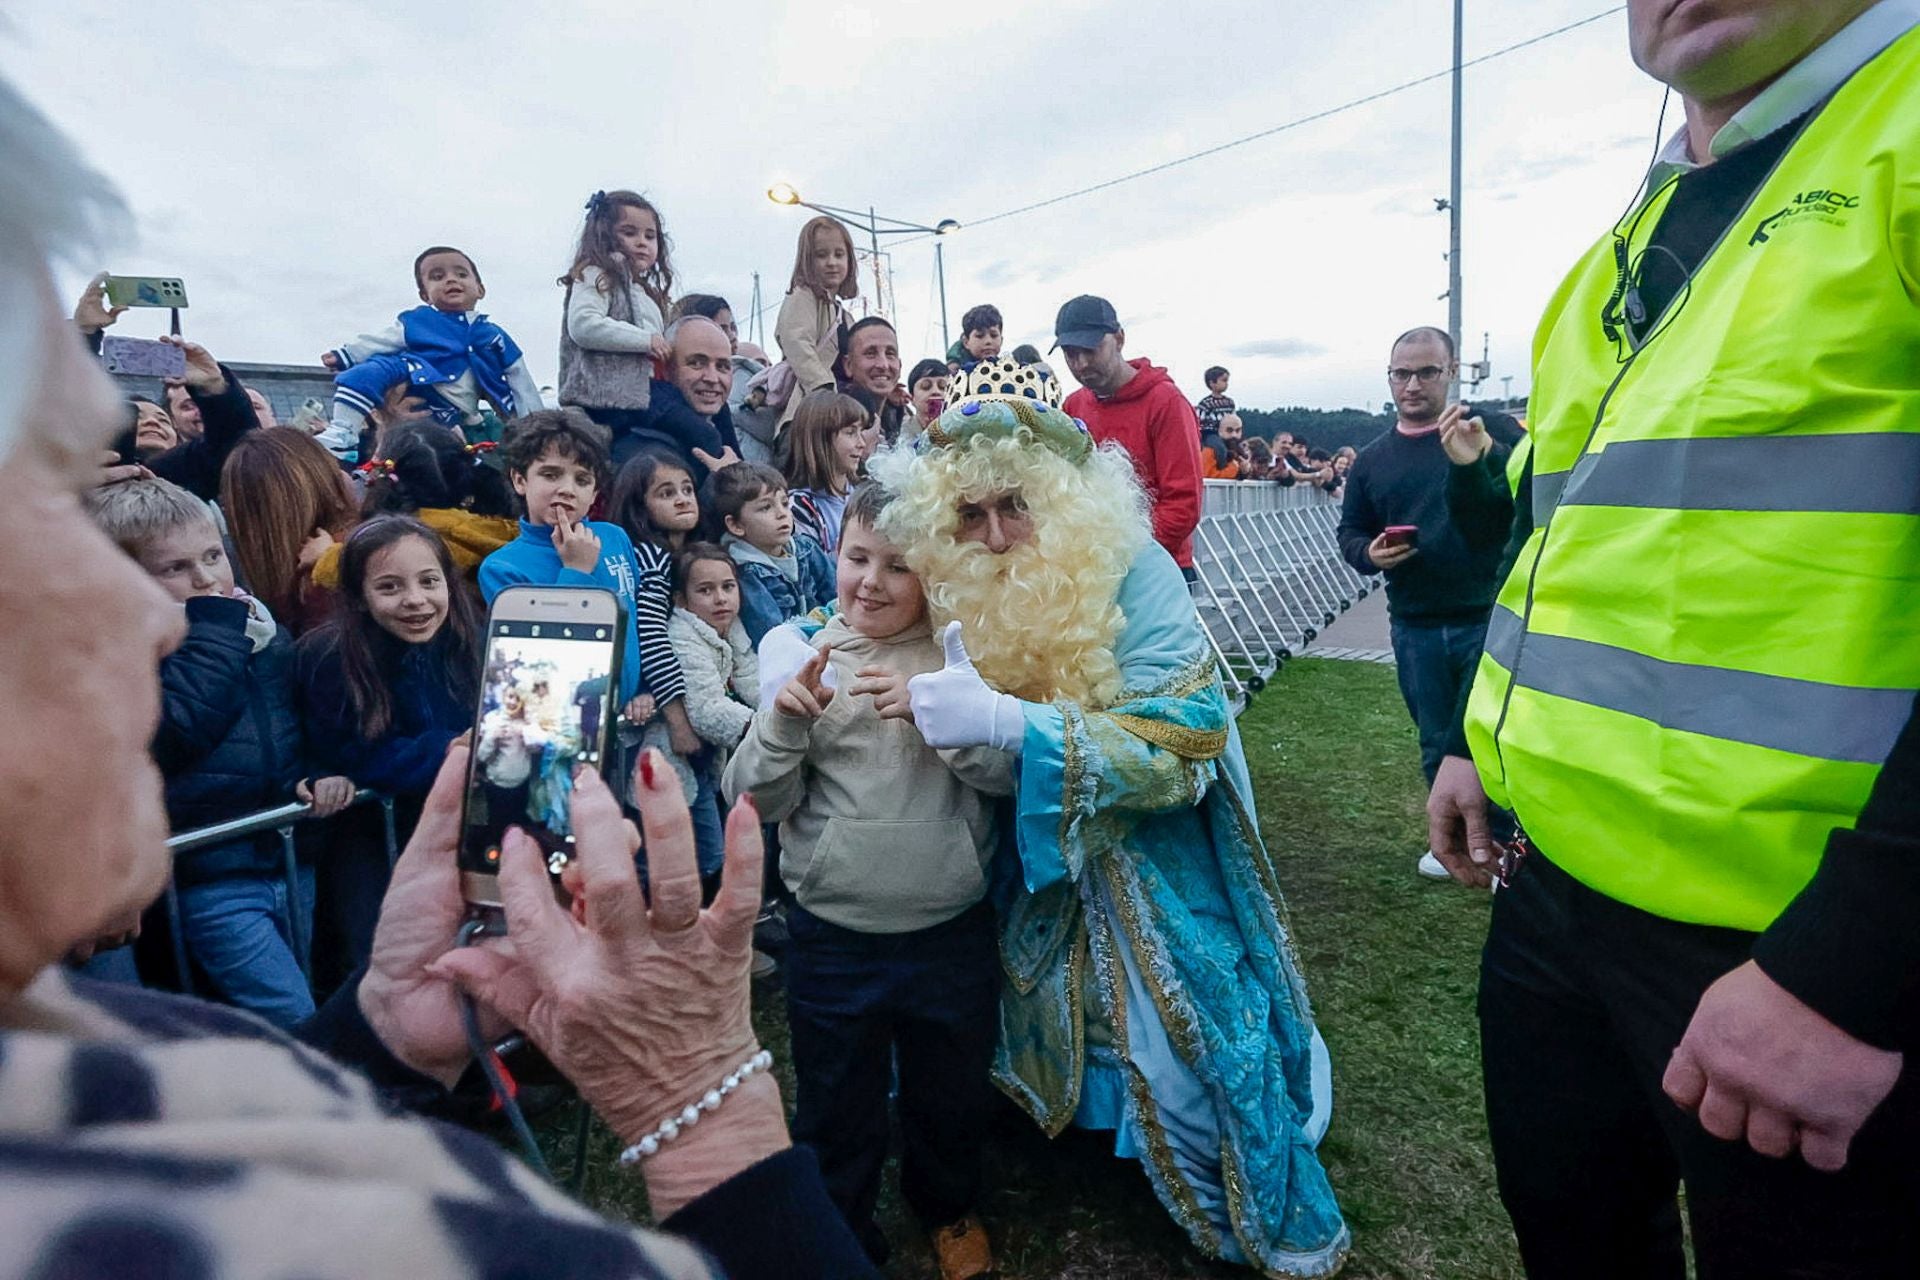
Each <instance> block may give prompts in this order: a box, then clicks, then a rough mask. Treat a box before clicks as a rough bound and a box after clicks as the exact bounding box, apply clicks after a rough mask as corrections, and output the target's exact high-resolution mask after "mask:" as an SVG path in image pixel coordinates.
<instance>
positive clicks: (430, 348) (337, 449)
mask: <svg viewBox="0 0 1920 1280" xmlns="http://www.w3.org/2000/svg"><path fill="white" fill-rule="evenodd" d="M413 282H414V285H415V287H416V288H418V289H419V291H420V301H421V302H422V303H424V304H425V305H424V306H418V307H415V308H413V309H412V310H411V311H402V312H401V313H400V314H399V316H398V317H396V318H395V320H394V322H393V324H391V325H389V326H388V327H387V328H385V329H382V330H381V331H380V332H378V333H369V334H365V335H363V336H362V337H359V338H355V339H354V340H353V341H352V342H349V343H346V344H344V345H342V346H339V347H335V348H334V349H333V350H332V351H329V352H327V353H326V354H325V355H323V356H321V357H320V363H322V364H324V365H326V366H327V368H329V369H331V370H333V371H334V373H335V374H336V375H337V376H336V377H335V378H334V380H333V421H332V422H331V423H330V424H329V425H328V427H327V429H326V430H325V431H324V432H322V433H321V434H320V436H319V440H320V443H321V444H324V445H325V446H326V447H327V449H328V451H329V452H331V453H333V454H334V455H335V456H336V457H340V458H345V459H346V460H348V461H350V462H351V461H354V460H355V458H356V457H357V453H358V450H359V447H360V433H361V431H363V430H364V429H365V428H366V425H367V416H368V415H369V414H371V413H373V412H374V411H375V410H376V409H378V408H380V406H381V404H382V402H383V401H384V400H385V399H386V396H387V393H388V392H389V391H391V390H393V388H395V387H396V386H401V385H407V386H409V387H411V388H412V394H414V395H417V396H419V397H420V398H421V399H422V400H423V401H425V402H426V405H427V408H428V410H429V411H430V412H431V413H432V414H433V416H434V418H435V419H437V420H438V421H440V422H442V423H444V424H445V425H447V426H449V427H477V426H478V425H479V424H480V421H481V418H480V401H481V399H482V397H484V398H485V399H486V400H488V401H489V402H490V403H491V404H492V405H493V407H494V408H495V409H496V410H498V411H499V414H500V416H501V417H502V418H516V417H519V416H520V415H521V414H524V413H532V412H533V411H534V410H536V409H540V408H542V407H544V406H543V405H542V404H541V400H540V385H539V384H538V383H536V382H535V381H534V380H533V375H532V374H531V373H529V372H527V362H526V360H525V359H523V358H522V357H521V355H520V347H519V345H518V344H516V343H515V342H514V340H513V339H512V338H511V337H509V336H508V335H507V331H506V330H505V329H502V328H501V327H500V326H499V325H497V324H495V323H493V321H491V320H489V319H488V318H487V317H486V316H483V315H481V314H480V313H479V312H477V311H475V310H474V308H475V307H477V306H479V305H480V300H481V299H482V298H484V297H486V296H487V286H486V285H485V284H483V283H482V282H481V280H480V268H479V267H477V266H475V265H474V263H473V259H472V258H470V257H468V256H467V255H466V254H465V253H463V252H462V251H460V250H459V249H454V248H450V247H448V246H447V245H442V244H437V245H434V246H433V247H432V248H429V249H424V250H422V251H421V253H420V256H419V257H417V258H415V259H414V260H413Z"/></svg>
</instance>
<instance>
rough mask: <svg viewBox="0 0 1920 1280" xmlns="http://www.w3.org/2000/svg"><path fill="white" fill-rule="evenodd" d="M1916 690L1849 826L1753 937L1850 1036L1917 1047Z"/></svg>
mask: <svg viewBox="0 0 1920 1280" xmlns="http://www.w3.org/2000/svg"><path fill="white" fill-rule="evenodd" d="M1916 922H1920V699H1916V700H1915V704H1914V710H1913V713H1912V714H1911V715H1909V716H1908V717H1907V725H1906V728H1905V729H1904V730H1902V731H1901V734H1900V737H1899V738H1898V740H1896V741H1895V743H1894V746H1893V751H1892V753H1891V754H1890V755H1889V756H1888V757H1887V762H1886V764H1885V765H1884V766H1882V767H1881V770H1880V776H1879V777H1878V778H1877V779H1875V780H1874V784H1873V790H1872V792H1871V793H1870V794H1869V795H1868V797H1867V806H1866V808H1865V809H1863V810H1861V812H1860V820H1859V821H1858V822H1857V823H1855V824H1854V827H1853V829H1852V830H1850V831H1849V830H1836V831H1835V832H1833V833H1832V834H1831V835H1830V836H1828V837H1827V847H1826V852H1825V854H1824V856H1822V858H1821V859H1820V867H1819V870H1817V871H1815V872H1814V875H1813V879H1812V880H1811V881H1809V882H1808V884H1807V887H1806V888H1804V889H1802V890H1801V891H1800V896H1799V897H1797V898H1795V899H1794V900H1793V901H1792V902H1791V903H1789V904H1788V905H1787V909H1786V910H1785V911H1784V912H1782V913H1781V914H1780V918H1779V919H1777V920H1775V921H1774V922H1773V924H1772V926H1771V927H1770V928H1768V929H1767V931H1766V932H1765V933H1762V934H1761V935H1760V940H1759V942H1757V943H1756V944H1755V945H1754V948H1753V958H1754V960H1755V961H1756V962H1757V963H1758V964H1759V966H1760V968H1761V969H1762V970H1764V971H1765V972H1766V974H1767V976H1768V977H1770V978H1772V979H1773V980H1774V981H1775V982H1777V983H1779V984H1780V985H1781V986H1783V987H1785V988H1786V989H1787V990H1788V991H1790V992H1792V993H1793V994H1794V995H1795V996H1797V997H1798V998H1799V999H1800V1000H1801V1001H1803V1002H1804V1003H1806V1004H1808V1005H1810V1006H1812V1007H1813V1008H1814V1009H1815V1010H1817V1011H1818V1012H1819V1013H1820V1014H1821V1015H1822V1016H1824V1017H1825V1018H1826V1019H1827V1020H1828V1021H1830V1022H1832V1023H1833V1024H1834V1025H1835V1026H1837V1027H1839V1028H1840V1029H1841V1030H1842V1031H1845V1032H1846V1033H1847V1034H1848V1035H1850V1036H1853V1037H1854V1038H1855V1039H1858V1040H1865V1041H1866V1042H1867V1043H1869V1044H1875V1045H1879V1046H1881V1047H1882V1048H1887V1049H1898V1050H1901V1051H1903V1052H1910V1051H1914V1050H1920V927H1916Z"/></svg>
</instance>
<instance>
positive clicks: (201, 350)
mask: <svg viewBox="0 0 1920 1280" xmlns="http://www.w3.org/2000/svg"><path fill="white" fill-rule="evenodd" d="M160 341H162V342H164V343H166V344H167V345H168V346H170V347H179V348H180V349H181V350H182V351H184V352H186V355H187V371H186V373H185V374H184V375H182V376H181V379H180V381H181V382H182V383H183V384H184V385H185V386H186V388H187V390H188V391H189V392H191V393H193V394H195V395H203V396H217V395H219V394H220V393H221V392H222V391H225V390H226V389H227V375H226V373H225V371H223V370H222V369H221V368H220V362H219V361H218V360H215V359H214V358H213V357H212V356H211V355H208V354H207V349H206V348H205V347H203V346H201V345H200V344H199V343H197V342H188V341H187V340H186V339H185V338H182V337H180V336H179V335H178V334H173V333H163V334H161V335H160Z"/></svg>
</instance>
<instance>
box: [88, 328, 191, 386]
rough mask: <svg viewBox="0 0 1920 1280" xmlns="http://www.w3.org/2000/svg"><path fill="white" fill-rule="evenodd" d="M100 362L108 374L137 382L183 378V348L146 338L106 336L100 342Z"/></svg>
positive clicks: (184, 358)
mask: <svg viewBox="0 0 1920 1280" xmlns="http://www.w3.org/2000/svg"><path fill="white" fill-rule="evenodd" d="M100 360H101V363H103V364H105V365H106V367H107V372H108V373H123V374H128V375H131V376H133V377H139V378H184V377H185V376H186V374H187V353H186V350H185V349H184V348H182V347H177V346H175V345H173V344H172V343H170V342H154V341H151V340H149V339H147V338H120V337H115V336H113V335H111V334H109V335H108V336H106V337H104V338H102V339H100Z"/></svg>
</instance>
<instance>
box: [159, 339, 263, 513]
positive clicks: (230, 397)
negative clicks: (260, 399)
mask: <svg viewBox="0 0 1920 1280" xmlns="http://www.w3.org/2000/svg"><path fill="white" fill-rule="evenodd" d="M220 372H222V373H224V374H226V375H227V385H226V386H225V387H224V388H222V389H221V390H220V391H219V392H218V393H217V394H215V395H210V396H203V395H201V394H200V393H199V392H197V391H192V390H189V391H188V393H187V394H189V395H191V396H192V397H193V402H194V403H195V404H197V405H199V406H200V422H201V425H202V428H203V430H202V432H201V435H200V438H199V439H198V440H189V441H187V442H186V443H185V444H177V445H175V446H174V447H173V448H171V449H169V450H167V451H166V452H165V453H163V454H160V455H159V456H157V457H154V458H150V459H148V461H147V470H149V471H151V472H153V474H155V475H156V476H159V477H160V478H161V479H162V480H171V481H173V483H175V484H177V485H179V486H180V487H181V488H182V489H185V490H186V491H187V492H188V493H191V494H192V495H193V496H194V497H196V498H205V499H206V500H207V501H209V502H212V501H213V500H214V499H216V498H218V497H219V496H220V468H222V467H224V466H226V465H227V455H228V454H230V453H232V452H233V446H234V445H236V444H238V443H240V437H241V436H244V435H245V434H246V433H247V432H249V431H252V430H254V429H255V428H257V427H258V426H259V425H260V419H259V417H258V415H256V414H255V413H254V411H253V401H251V400H249V399H247V393H246V390H245V389H244V388H243V387H241V385H240V379H238V378H236V377H234V376H233V371H232V370H230V369H228V368H227V366H225V365H221V366H220Z"/></svg>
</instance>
